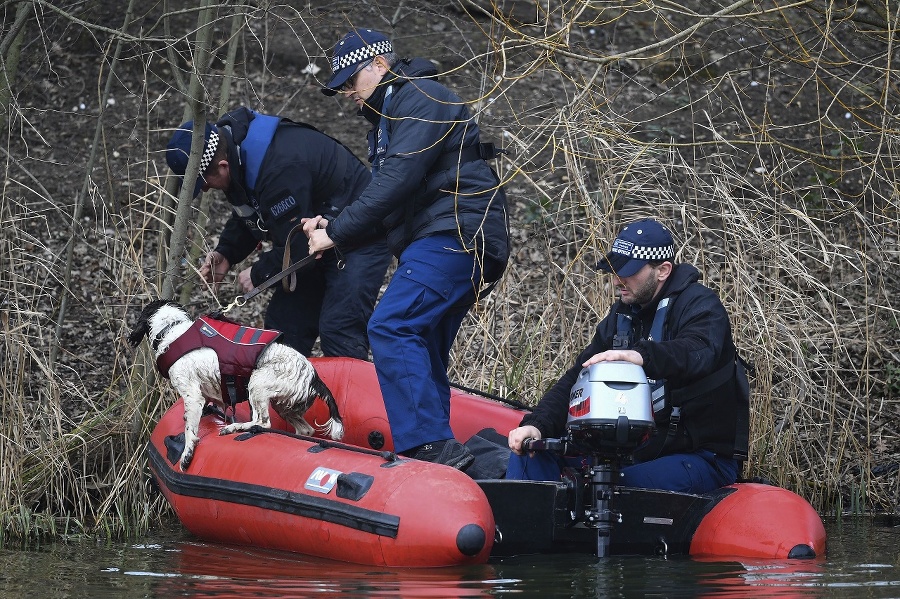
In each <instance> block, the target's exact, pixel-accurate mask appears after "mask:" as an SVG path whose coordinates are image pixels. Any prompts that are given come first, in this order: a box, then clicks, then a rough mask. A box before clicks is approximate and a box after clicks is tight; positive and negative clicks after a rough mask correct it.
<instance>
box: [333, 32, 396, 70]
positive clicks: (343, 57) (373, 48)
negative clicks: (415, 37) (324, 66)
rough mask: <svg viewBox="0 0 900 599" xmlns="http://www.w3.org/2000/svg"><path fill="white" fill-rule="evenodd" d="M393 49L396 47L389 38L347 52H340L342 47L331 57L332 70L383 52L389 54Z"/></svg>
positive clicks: (343, 67)
mask: <svg viewBox="0 0 900 599" xmlns="http://www.w3.org/2000/svg"><path fill="white" fill-rule="evenodd" d="M393 51H394V47H393V46H392V45H391V42H389V41H388V40H382V41H380V42H375V43H373V44H369V45H366V46H363V47H362V48H357V49H356V50H352V51H350V52H348V53H347V54H339V53H338V52H340V49H338V51H337V52H335V55H334V56H333V57H332V58H331V70H332V72H334V73H337V72H338V71H340V70H341V69H345V68H347V67H349V66H351V65H355V64H358V63H360V62H363V61H364V60H368V59H370V58H375V57H376V56H380V55H381V54H388V53H390V52H393Z"/></svg>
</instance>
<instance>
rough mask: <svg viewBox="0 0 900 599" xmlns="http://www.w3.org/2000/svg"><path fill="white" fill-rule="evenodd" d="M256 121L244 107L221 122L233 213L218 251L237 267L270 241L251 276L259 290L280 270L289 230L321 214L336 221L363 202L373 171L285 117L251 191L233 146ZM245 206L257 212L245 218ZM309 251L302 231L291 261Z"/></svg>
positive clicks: (334, 142) (320, 135) (343, 149)
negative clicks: (225, 129) (354, 203)
mask: <svg viewBox="0 0 900 599" xmlns="http://www.w3.org/2000/svg"><path fill="white" fill-rule="evenodd" d="M253 119H254V114H253V112H252V111H250V110H248V109H246V108H238V109H235V110H233V111H231V112H229V113H228V114H227V115H225V116H223V117H222V118H221V119H219V121H218V122H217V125H218V126H219V129H220V131H221V130H222V129H223V127H224V126H225V125H228V127H229V129H230V132H231V139H229V144H230V148H229V149H230V152H229V164H230V166H231V174H232V176H231V187H230V188H229V189H228V190H227V191H226V192H225V195H226V196H227V198H228V201H229V202H230V203H231V204H232V205H233V214H232V216H231V218H230V219H229V220H228V222H227V223H226V224H225V228H224V229H223V230H222V234H221V236H220V238H219V244H218V247H216V250H217V251H218V252H220V253H221V254H222V255H223V256H225V257H226V258H227V259H228V261H229V262H230V263H231V264H232V265H234V264H237V263H238V262H240V261H241V260H243V259H245V258H246V257H247V256H249V255H250V254H251V253H252V252H253V251H254V250H255V249H256V248H257V246H258V244H259V242H260V241H262V240H268V241H271V242H272V248H271V249H270V250H268V251H265V252H262V253H260V255H259V259H258V260H257V261H256V262H255V263H254V264H253V267H252V269H251V271H250V278H251V280H252V281H253V284H254V285H259V284H260V283H262V282H263V281H265V280H266V279H268V278H269V277H271V276H272V275H274V274H277V273H278V272H280V271H281V269H282V260H283V257H284V245H285V241H286V240H287V236H288V233H290V231H291V229H292V228H293V227H294V226H295V225H297V224H298V223H299V222H300V219H301V218H306V217H312V216H316V215H317V214H321V215H323V216H326V217H328V218H329V219H333V218H335V217H336V216H337V215H338V214H339V213H340V211H341V210H342V209H344V208H345V207H346V206H347V205H348V204H350V203H351V202H352V201H353V200H355V199H356V198H357V197H359V195H360V194H361V193H362V191H363V190H364V189H365V188H366V185H368V184H369V181H370V180H371V174H370V173H369V170H368V169H367V168H366V166H365V164H363V162H362V161H361V160H360V159H359V158H357V157H356V156H355V155H354V154H353V153H352V152H351V151H350V150H348V149H347V148H346V147H344V146H343V145H342V144H341V143H339V142H338V141H337V140H335V139H333V138H331V137H329V136H328V135H325V134H324V133H322V132H320V131H318V130H316V129H314V128H312V127H310V126H308V125H304V124H302V123H294V122H292V121H290V120H287V119H282V121H281V122H280V123H279V124H278V127H277V129H276V130H275V135H274V136H273V137H272V140H271V143H270V144H269V146H268V148H267V149H266V151H265V157H264V159H263V161H262V165H261V166H260V169H259V173H258V176H257V180H256V188H255V189H253V190H251V189H247V184H246V180H245V173H244V170H243V167H242V166H241V164H240V161H239V160H238V159H237V154H236V147H235V144H241V143H242V141H243V140H244V139H245V137H246V136H247V133H248V130H249V129H250V126H251V123H252V121H253ZM240 206H251V207H253V208H254V213H253V214H252V215H250V216H249V217H247V218H244V217H242V216H240V215H239V212H240V208H239V207H240ZM255 221H258V222H255ZM368 238H369V239H371V235H369V237H368ZM359 241H360V239H357V242H359ZM356 245H359V243H357V244H356ZM308 253H309V247H308V240H307V238H306V235H304V234H303V232H302V231H299V230H298V231H297V232H296V233H295V234H294V237H293V238H292V240H291V257H292V260H291V261H292V262H293V261H296V260H298V259H300V258H304V257H306V255H307V254H308ZM295 257H296V258H295Z"/></svg>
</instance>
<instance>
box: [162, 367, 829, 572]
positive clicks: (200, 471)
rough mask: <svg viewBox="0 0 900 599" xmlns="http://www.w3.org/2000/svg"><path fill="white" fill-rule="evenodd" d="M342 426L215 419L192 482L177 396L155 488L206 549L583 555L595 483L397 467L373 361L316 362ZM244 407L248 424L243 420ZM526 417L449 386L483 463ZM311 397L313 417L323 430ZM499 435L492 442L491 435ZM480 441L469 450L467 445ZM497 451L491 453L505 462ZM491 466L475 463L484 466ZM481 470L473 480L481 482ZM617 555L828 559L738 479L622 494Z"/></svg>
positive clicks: (815, 534)
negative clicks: (330, 431)
mask: <svg viewBox="0 0 900 599" xmlns="http://www.w3.org/2000/svg"><path fill="white" fill-rule="evenodd" d="M312 361H313V364H314V365H315V367H316V370H317V371H318V372H319V375H320V376H321V378H322V379H323V380H324V381H325V383H326V384H327V385H328V387H329V388H330V389H331V390H332V392H333V393H334V395H335V397H336V398H337V401H338V405H339V407H340V411H341V415H342V417H343V419H344V426H345V436H344V439H342V441H341V442H334V441H331V440H329V439H324V438H323V439H319V438H313V437H301V436H298V435H295V434H294V433H293V429H292V428H291V427H290V426H289V425H287V423H285V422H284V421H283V420H282V419H281V418H280V417H278V416H277V414H275V413H274V411H273V412H272V413H271V416H272V428H271V429H259V430H258V431H250V432H247V433H243V434H237V435H226V436H219V434H218V433H219V430H220V429H221V428H222V427H223V426H224V425H225V420H224V414H222V413H221V412H219V411H218V410H215V409H211V410H208V413H206V414H204V416H203V418H202V420H201V424H200V442H199V444H198V445H197V449H196V452H195V454H194V459H193V461H192V463H191V465H190V467H189V468H188V470H187V471H186V472H182V471H181V470H180V469H179V466H178V458H179V456H180V454H181V449H182V446H183V442H184V438H183V431H184V421H183V406H182V403H181V402H180V401H179V402H178V403H176V404H175V405H174V406H172V407H171V408H170V409H169V410H168V411H167V412H166V413H165V414H164V416H163V417H162V419H161V420H160V422H159V423H158V425H157V426H156V428H155V429H154V431H153V434H152V436H151V441H150V444H149V447H148V455H149V462H150V468H151V471H152V474H153V477H154V479H155V481H156V482H157V484H158V486H159V488H160V489H161V491H162V493H163V494H164V495H165V497H166V499H167V500H168V502H169V504H170V505H171V506H172V508H173V509H174V511H175V513H176V515H177V516H178V518H179V520H180V521H181V522H182V524H183V525H184V526H185V527H186V528H187V529H188V530H189V531H190V532H191V533H193V534H194V535H196V536H197V537H199V538H202V539H206V540H210V541H217V542H222V543H232V544H242V545H253V546H256V547H261V548H268V549H279V550H286V551H293V552H297V553H303V554H307V555H312V556H318V557H323V558H329V559H334V560H340V561H345V562H352V563H358V564H366V565H379V566H406V567H428V566H449V565H458V564H476V563H484V562H486V561H487V560H488V559H489V557H490V556H491V555H496V556H499V555H514V554H520V553H535V552H557V551H587V552H594V551H595V549H596V547H597V530H596V526H592V525H591V524H590V522H585V521H583V520H584V519H583V518H580V517H579V514H580V513H581V512H582V511H584V506H583V499H582V498H583V497H584V496H589V495H590V490H589V488H587V487H585V488H580V486H579V485H578V484H574V485H573V484H572V482H571V481H570V482H568V483H566V482H557V483H541V482H527V481H504V480H499V479H487V478H485V479H484V480H474V479H473V478H472V477H471V476H469V474H466V473H462V472H459V471H457V470H454V469H453V468H449V467H447V466H442V465H439V464H431V463H426V462H419V461H416V460H411V459H406V458H402V457H398V456H397V455H395V454H394V453H393V451H392V450H393V445H392V442H391V435H390V429H389V427H388V423H387V417H386V415H385V410H384V405H383V402H382V400H381V395H380V393H379V390H378V383H377V379H376V376H375V370H374V367H373V366H372V364H371V363H369V362H364V361H359V360H353V359H349V358H313V359H312ZM248 410H249V408H248V407H247V405H246V404H241V405H239V406H238V409H237V415H236V417H237V418H238V419H249V411H248ZM522 415H523V410H522V409H520V408H516V407H512V406H510V405H508V404H506V403H503V402H501V401H495V400H493V399H490V398H486V397H482V396H479V395H476V394H474V393H467V392H464V391H462V390H458V389H455V390H454V392H453V396H452V399H451V426H452V427H453V430H454V433H455V435H456V437H457V438H458V439H459V440H461V441H463V442H467V444H469V445H470V447H473V448H475V452H476V454H477V455H479V456H480V455H484V454H483V453H479V452H480V451H481V449H478V448H482V449H483V448H484V447H485V446H490V443H489V442H487V441H485V439H490V438H495V439H497V440H500V441H501V442H502V438H503V437H505V435H506V433H507V432H508V431H509V430H510V429H512V428H514V427H515V426H517V425H518V423H519V421H520V420H521V418H522ZM327 418H328V412H327V408H326V407H325V406H324V404H323V403H322V402H321V401H318V400H317V401H316V402H315V404H314V406H313V408H312V409H311V410H310V411H309V412H308V413H307V416H306V419H307V420H308V421H309V422H310V423H312V424H315V423H316V422H325V420H327ZM486 433H490V434H486ZM473 443H474V444H475V445H473ZM503 451H504V450H503V448H502V445H494V446H493V449H492V450H491V452H492V453H493V455H495V456H496V455H502V452H503ZM479 459H481V457H479ZM478 466H479V462H476V465H475V466H473V468H472V469H470V471H469V473H470V474H471V473H472V472H475V473H476V476H477V473H478V472H479V469H478ZM609 506H610V513H611V514H614V515H615V518H614V519H613V520H614V521H613V523H612V525H611V528H612V530H611V533H610V535H609V536H610V541H609V544H608V546H609V550H610V552H611V553H612V554H647V555H659V554H690V555H697V556H701V555H702V556H721V557H756V558H788V557H802V558H810V557H816V556H822V555H824V552H825V531H824V527H823V526H822V521H821V519H820V518H819V516H818V514H816V512H815V511H814V510H813V509H812V507H811V506H810V505H809V504H808V503H807V502H806V501H805V500H803V499H802V498H800V497H799V496H797V495H795V494H794V493H791V492H789V491H787V490H785V489H781V488H778V487H773V486H769V485H761V484H749V483H741V484H736V485H731V486H730V487H726V488H723V489H720V490H718V491H716V492H715V493H710V494H704V495H690V494H682V493H671V492H665V491H648V490H641V489H628V488H615V489H613V492H612V497H611V499H610V501H609Z"/></svg>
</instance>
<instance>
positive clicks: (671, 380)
mask: <svg viewBox="0 0 900 599" xmlns="http://www.w3.org/2000/svg"><path fill="white" fill-rule="evenodd" d="M597 268H599V269H600V270H603V271H606V272H608V273H611V274H612V276H613V281H614V282H615V285H616V290H617V292H618V295H619V300H618V301H617V302H616V303H615V304H613V306H612V308H611V309H610V311H609V314H608V315H607V316H606V318H604V319H603V320H602V321H601V322H600V324H599V325H597V331H596V333H595V334H594V338H593V340H592V341H591V343H590V345H588V347H587V348H586V349H585V350H584V351H582V352H581V354H580V355H579V356H578V358H577V359H576V360H575V365H574V366H572V367H571V368H570V369H569V370H568V371H566V373H565V374H564V375H563V376H562V378H560V379H559V381H558V382H557V383H556V384H555V385H554V386H553V387H551V388H550V390H549V391H548V392H547V393H546V394H544V396H543V398H541V401H540V402H539V403H538V405H537V406H535V409H534V411H533V412H532V413H530V414H528V415H526V416H525V417H524V418H523V419H522V422H521V424H520V426H519V427H518V428H515V429H513V430H512V431H510V432H509V439H508V442H509V447H510V449H511V450H512V452H513V453H512V455H511V456H510V461H509V466H508V469H507V474H506V477H507V478H509V479H529V480H555V479H558V478H559V475H560V468H561V467H562V466H563V465H564V464H563V463H561V462H560V461H558V460H557V459H556V458H555V457H554V456H552V455H551V454H548V453H545V452H534V453H533V454H531V455H529V453H528V452H526V451H524V449H523V442H524V441H525V440H526V439H528V438H534V439H542V438H559V437H561V436H563V435H564V433H565V426H566V421H567V417H568V408H569V394H570V392H571V390H572V386H573V385H574V384H575V381H576V379H577V378H578V374H579V373H580V372H581V370H582V369H583V368H586V367H588V366H590V365H591V364H596V363H598V362H602V361H615V360H623V361H627V362H632V363H634V364H637V365H639V366H642V367H643V368H644V372H645V373H646V374H647V377H648V379H649V380H650V382H651V389H652V391H653V413H654V420H655V424H656V430H655V433H654V435H653V436H652V437H651V438H650V439H649V440H647V442H646V443H645V444H643V445H642V446H640V447H638V449H637V450H636V452H635V454H634V462H635V463H634V464H633V465H630V466H626V467H625V468H623V469H622V470H621V473H620V474H621V476H620V478H619V479H618V480H616V481H615V483H616V484H619V485H623V486H628V487H638V488H651V489H665V490H669V491H680V492H685V493H702V492H707V491H711V490H713V489H716V488H718V487H721V486H724V485H729V484H731V483H733V482H735V480H736V479H737V477H738V474H739V472H740V462H741V461H742V460H745V459H746V458H747V450H748V447H747V445H748V435H749V419H750V415H749V386H748V383H747V378H746V375H745V373H744V370H743V365H742V363H741V362H740V360H739V358H738V356H737V350H736V349H735V346H734V342H733V341H732V337H731V324H730V322H729V319H728V314H727V313H726V311H725V307H724V306H723V305H722V302H721V301H720V300H719V298H718V297H717V296H716V294H715V292H713V291H712V290H711V289H709V288H707V287H705V286H703V285H702V284H700V283H699V282H698V281H699V279H700V273H699V271H698V270H697V269H696V268H694V267H693V266H692V265H690V264H676V263H675V244H674V241H673V240H672V235H671V233H669V231H668V229H666V228H665V227H664V226H663V225H661V224H660V223H658V222H657V221H655V220H649V219H648V220H639V221H637V222H633V223H631V224H628V225H626V226H625V227H623V228H622V230H621V231H620V232H619V234H618V236H617V237H616V238H615V240H614V241H613V244H612V248H611V250H610V252H609V253H607V254H606V256H605V257H604V258H603V259H602V260H601V261H600V263H599V264H598V265H597Z"/></svg>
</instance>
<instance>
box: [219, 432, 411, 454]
mask: <svg viewBox="0 0 900 599" xmlns="http://www.w3.org/2000/svg"><path fill="white" fill-rule="evenodd" d="M262 433H271V434H274V435H282V436H285V437H291V438H292V439H300V440H302V441H309V442H312V443H315V444H316V445H318V446H319V448H320V449H328V448H335V449H345V450H347V451H353V452H356V453H363V454H366V455H374V456H378V457H380V458H382V459H383V460H384V461H386V462H398V461H400V460H401V459H402V458H401V456H399V455H397V454H396V453H394V452H393V451H377V450H375V449H366V448H365V447H359V446H357V445H348V444H346V443H340V442H338V441H330V440H328V439H320V438H319V437H311V436H309V435H298V434H297V433H289V432H288V431H283V430H279V429H277V428H265V427H262V426H259V425H254V426H251V427H250V428H249V429H248V430H247V432H246V433H243V434H241V435H238V436H237V437H235V439H236V440H238V441H244V440H246V439H249V438H251V437H254V436H255V435H259V434H262Z"/></svg>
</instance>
